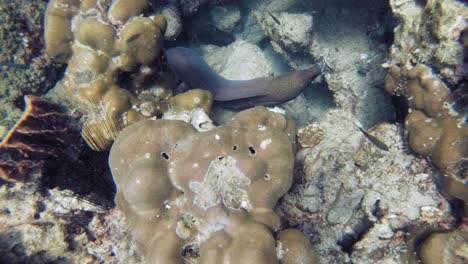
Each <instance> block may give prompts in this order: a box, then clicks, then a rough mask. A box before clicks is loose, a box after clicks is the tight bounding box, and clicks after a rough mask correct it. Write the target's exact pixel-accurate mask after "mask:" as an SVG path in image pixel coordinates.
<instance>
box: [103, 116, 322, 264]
mask: <svg viewBox="0 0 468 264" xmlns="http://www.w3.org/2000/svg"><path fill="white" fill-rule="evenodd" d="M148 135H151V136H148ZM294 137H295V125H294V123H293V122H292V121H289V120H287V119H286V118H285V117H284V116H283V115H281V114H278V113H274V112H270V111H268V110H267V109H266V108H264V107H257V108H252V109H249V110H245V111H242V112H240V113H238V114H237V115H235V116H234V117H233V119H232V120H231V121H229V122H228V123H227V124H226V125H224V126H219V127H216V128H213V129H212V130H209V131H206V132H197V130H196V129H195V128H194V127H193V126H191V125H190V124H187V123H185V122H181V121H174V120H146V121H141V122H138V123H136V124H134V125H132V126H130V127H128V128H126V129H125V130H124V131H123V132H122V133H120V135H119V136H118V137H117V139H116V140H115V142H114V144H113V146H112V149H111V153H110V158H109V164H110V167H111V170H112V175H113V177H114V180H115V182H116V184H117V186H118V187H117V188H118V192H117V197H116V204H117V206H118V207H119V209H121V210H122V211H123V212H124V214H125V215H126V216H127V218H128V219H129V221H130V223H131V229H132V232H133V234H134V237H135V239H136V240H137V242H138V243H139V245H140V247H141V249H142V251H143V254H144V255H146V260H147V261H148V262H149V263H183V261H184V259H190V260H192V261H195V262H194V263H278V262H279V260H278V258H279V259H282V263H314V256H315V255H314V252H313V250H312V248H311V244H310V242H309V241H308V239H307V238H306V237H305V236H304V235H303V234H302V233H300V232H298V231H294V230H285V231H283V232H282V233H280V235H279V242H278V243H279V244H281V249H279V250H278V256H277V252H276V246H275V238H274V236H273V234H272V233H273V232H276V231H278V229H279V226H280V220H279V218H278V216H277V215H276V213H275V212H274V211H273V210H272V208H273V206H275V204H276V202H277V200H278V199H279V198H280V197H281V196H282V195H283V194H284V193H285V192H286V191H287V190H288V189H289V187H290V186H291V182H292V170H293V166H294V145H293V142H292V139H293V138H294Z"/></svg>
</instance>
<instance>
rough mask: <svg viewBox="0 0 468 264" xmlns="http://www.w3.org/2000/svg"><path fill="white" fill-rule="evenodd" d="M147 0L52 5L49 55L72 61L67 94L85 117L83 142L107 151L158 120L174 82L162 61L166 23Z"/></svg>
mask: <svg viewBox="0 0 468 264" xmlns="http://www.w3.org/2000/svg"><path fill="white" fill-rule="evenodd" d="M151 12H152V9H151V7H150V5H149V4H148V1H146V0H138V1H133V0H114V1H77V0H53V1H50V3H49V5H48V8H47V12H46V19H45V40H46V51H47V53H48V54H49V55H50V56H52V57H54V58H56V59H57V60H61V61H68V64H69V65H68V68H67V71H66V73H65V92H66V95H67V97H68V98H69V99H70V100H71V102H72V104H73V105H74V107H76V108H77V109H78V110H79V111H80V112H82V113H84V114H85V115H86V118H87V119H86V121H85V124H84V126H83V131H82V132H83V137H84V139H85V140H86V141H87V142H88V144H89V145H90V146H91V148H93V149H95V150H103V149H107V148H108V147H109V146H110V144H111V143H112V141H113V139H114V138H115V137H116V136H117V134H118V133H119V132H120V131H121V130H122V129H123V127H125V126H127V125H129V124H132V123H133V122H136V121H139V120H142V119H145V118H150V117H156V116H160V115H162V114H163V113H164V111H165V110H166V108H167V104H166V103H165V100H166V99H167V98H168V97H170V96H171V95H172V88H173V87H174V86H175V78H174V76H173V75H172V74H171V73H169V70H168V69H167V68H166V67H165V65H164V63H162V62H161V60H162V58H161V56H160V54H161V49H162V41H163V34H164V30H165V29H166V27H167V23H166V20H165V18H164V17H163V16H161V15H154V14H152V13H151Z"/></svg>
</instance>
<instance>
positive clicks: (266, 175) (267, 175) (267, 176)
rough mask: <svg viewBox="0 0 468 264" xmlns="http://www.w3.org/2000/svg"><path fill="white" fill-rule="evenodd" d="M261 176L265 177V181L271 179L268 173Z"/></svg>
mask: <svg viewBox="0 0 468 264" xmlns="http://www.w3.org/2000/svg"><path fill="white" fill-rule="evenodd" d="M263 178H265V180H267V181H269V180H271V176H270V174H265V175H263Z"/></svg>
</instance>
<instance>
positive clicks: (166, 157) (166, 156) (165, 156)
mask: <svg viewBox="0 0 468 264" xmlns="http://www.w3.org/2000/svg"><path fill="white" fill-rule="evenodd" d="M161 156H162V157H163V158H164V159H165V160H169V155H168V154H167V153H166V152H161Z"/></svg>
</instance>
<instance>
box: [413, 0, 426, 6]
mask: <svg viewBox="0 0 468 264" xmlns="http://www.w3.org/2000/svg"><path fill="white" fill-rule="evenodd" d="M415 2H416V4H417V5H418V6H420V7H425V6H426V4H427V0H416V1H415Z"/></svg>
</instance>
